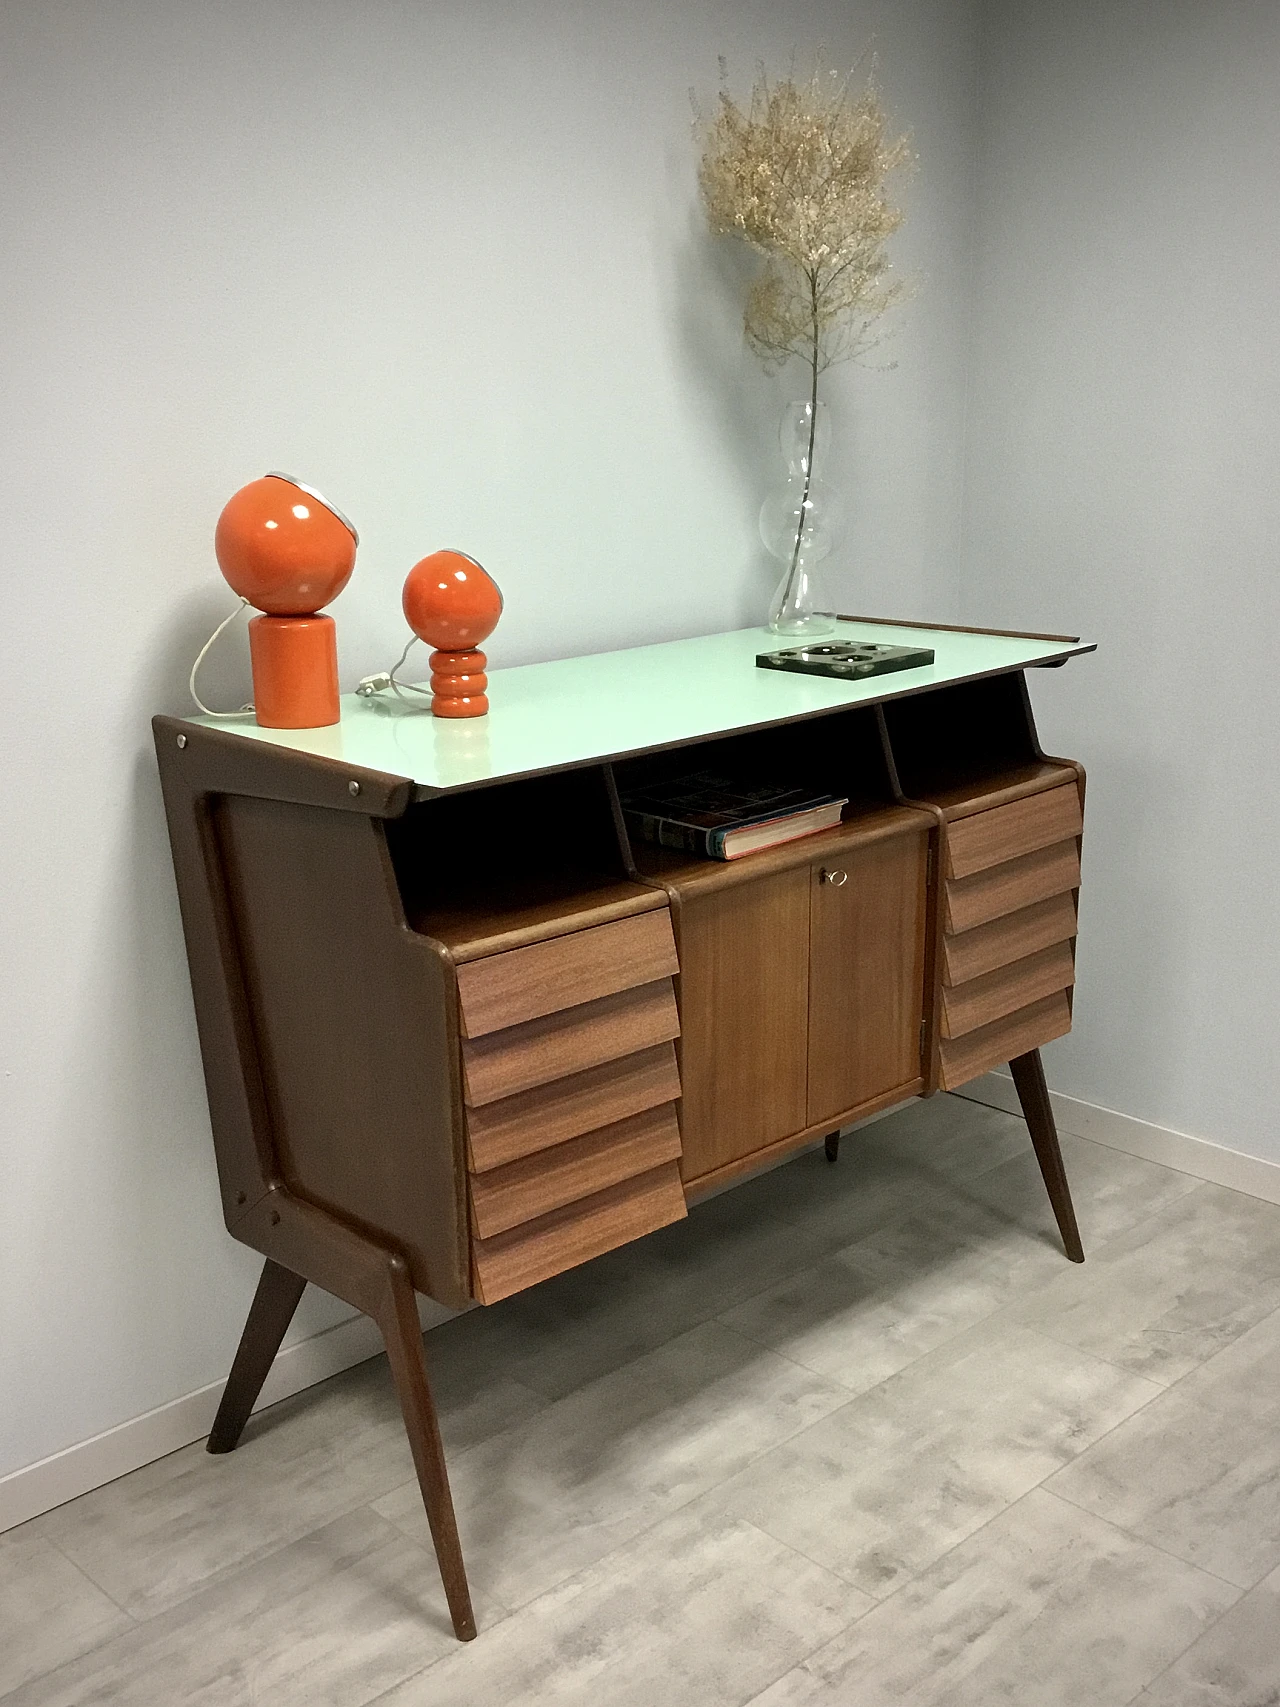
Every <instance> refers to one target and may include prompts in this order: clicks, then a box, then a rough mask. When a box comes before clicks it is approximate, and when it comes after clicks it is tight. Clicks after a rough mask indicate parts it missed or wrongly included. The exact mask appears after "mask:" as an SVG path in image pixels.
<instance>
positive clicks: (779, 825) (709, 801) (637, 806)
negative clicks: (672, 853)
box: [622, 771, 848, 859]
mask: <svg viewBox="0 0 1280 1707" xmlns="http://www.w3.org/2000/svg"><path fill="white" fill-rule="evenodd" d="M847 804H848V802H847V800H845V799H841V798H839V797H837V796H836V795H834V794H814V793H813V792H812V791H811V790H809V789H805V788H782V787H779V786H778V784H777V783H772V782H747V781H745V780H744V779H742V778H740V777H731V776H724V775H721V774H720V773H719V772H716V771H694V772H693V773H692V774H691V775H688V776H680V777H673V778H670V779H669V780H667V781H664V782H659V783H651V784H650V785H649V786H648V787H646V788H642V789H635V790H631V791H629V792H628V793H626V794H624V795H623V797H622V810H623V814H624V816H625V818H626V821H627V827H628V829H629V830H630V832H631V834H632V835H634V836H639V837H640V838H641V840H643V841H646V842H654V843H656V844H657V845H658V846H659V847H664V848H675V849H677V850H678V851H680V852H682V853H691V854H699V855H701V856H702V857H703V858H704V859H740V858H741V857H742V855H743V854H749V853H756V852H758V851H759V850H760V849H761V848H772V847H776V846H777V845H778V843H779V842H790V841H794V840H795V839H796V838H797V837H798V836H812V835H814V834H815V833H816V832H817V831H819V830H829V829H831V828H832V827H833V826H834V825H836V824H838V823H839V822H840V813H841V809H842V808H843V807H844V806H846V805H847Z"/></svg>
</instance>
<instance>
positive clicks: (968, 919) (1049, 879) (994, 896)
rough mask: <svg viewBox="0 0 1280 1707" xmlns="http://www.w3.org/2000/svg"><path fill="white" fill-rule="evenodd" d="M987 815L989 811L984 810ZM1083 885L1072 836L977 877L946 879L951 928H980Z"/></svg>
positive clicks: (949, 929) (950, 930) (1077, 850)
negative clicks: (1067, 839) (1070, 838)
mask: <svg viewBox="0 0 1280 1707" xmlns="http://www.w3.org/2000/svg"><path fill="white" fill-rule="evenodd" d="M983 816H984V817H985V816H986V814H985V813H984V814H983ZM1079 887H1080V852H1079V849H1078V848H1077V847H1076V844H1075V842H1074V840H1073V841H1065V842H1055V843H1054V844H1053V846H1052V847H1047V848H1039V849H1037V850H1036V852H1035V853H1030V854H1024V855H1023V857H1022V858H1021V859H1011V860H1006V861H1005V862H1004V863H1003V864H1001V865H994V866H991V867H989V868H988V869H987V870H986V871H981V872H978V873H977V874H976V875H975V876H973V877H964V878H950V879H948V881H947V885H946V890H947V930H948V931H949V932H956V933H958V932H961V931H970V930H975V929H976V928H977V927H978V926H979V925H985V924H989V923H990V921H991V920H992V919H999V918H1003V917H1004V915H1005V914H1006V913H1016V912H1018V911H1020V909H1022V908H1023V907H1030V906H1032V905H1033V904H1034V903H1035V902H1036V901H1046V900H1048V899H1049V898H1050V897H1051V896H1053V895H1067V894H1070V892H1071V891H1072V890H1073V889H1078V888H1079Z"/></svg>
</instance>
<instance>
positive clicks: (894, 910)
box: [808, 835, 927, 1125]
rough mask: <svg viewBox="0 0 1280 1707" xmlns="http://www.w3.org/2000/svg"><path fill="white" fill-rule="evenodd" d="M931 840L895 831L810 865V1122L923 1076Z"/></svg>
mask: <svg viewBox="0 0 1280 1707" xmlns="http://www.w3.org/2000/svg"><path fill="white" fill-rule="evenodd" d="M926 849H927V839H926V837H925V836H924V835H905V836H894V837H891V838H889V839H888V840H886V841H881V842H874V843H872V844H871V845H870V846H869V847H863V848H858V849H856V850H851V851H850V852H849V853H848V854H847V855H846V854H840V853H836V854H834V855H832V856H831V857H829V858H828V859H827V860H826V861H825V862H823V863H817V862H815V863H814V864H813V865H812V866H810V868H809V873H808V876H809V900H810V909H809V1049H808V1063H809V1085H808V1124H810V1125H814V1124H816V1123H817V1122H818V1121H821V1120H826V1119H829V1118H831V1117H832V1116H835V1115H837V1114H843V1113H845V1112H846V1111H847V1110H849V1109H853V1108H857V1107H858V1106H859V1105H860V1104H862V1103H865V1102H868V1101H869V1100H870V1099H871V1098H873V1097H876V1096H879V1095H881V1094H882V1093H884V1092H885V1091H890V1090H893V1089H894V1088H895V1087H896V1086H898V1085H906V1084H908V1083H909V1082H910V1081H912V1080H915V1079H917V1078H918V1077H919V1074H920V1021H921V1017H922V1013H923V1001H924V935H925V881H926V872H925V859H926ZM841 874H843V880H842V875H841ZM833 879H834V881H833ZM904 1094H906V1093H904Z"/></svg>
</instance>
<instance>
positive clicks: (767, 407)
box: [0, 0, 975, 1474]
mask: <svg viewBox="0 0 1280 1707" xmlns="http://www.w3.org/2000/svg"><path fill="white" fill-rule="evenodd" d="M869 41H870V42H872V43H873V44H874V45H875V46H876V47H878V49H879V51H880V54H881V64H882V82H883V86H884V89H885V93H886V96H887V98H888V101H889V103H890V105H891V107H892V109H893V111H894V113H895V115H896V116H897V117H898V118H899V120H900V122H901V123H903V124H904V125H908V126H910V127H911V128H913V130H914V132H915V137H916V143H917V147H918V150H919V153H920V155H921V158H922V161H923V163H924V164H923V170H922V172H921V175H920V178H919V180H918V182H917V184H916V186H915V187H914V189H913V191H912V194H911V201H910V218H909V221H908V224H907V227H906V229H905V231H904V232H903V234H902V238H901V241H900V244H899V254H900V257H901V259H902V261H903V263H904V264H905V265H907V266H908V267H911V268H913V269H915V270H916V271H918V272H919V273H920V274H921V275H922V276H923V280H924V284H925V289H924V291H923V292H922V294H921V296H920V297H919V299H918V301H917V302H916V303H915V304H914V305H913V306H912V308H911V310H910V313H909V315H908V316H907V317H906V318H905V320H904V323H903V330H902V333H901V336H900V337H899V338H898V339H897V340H896V341H895V343H894V345H893V346H892V348H891V349H890V350H888V351H886V352H885V354H887V355H891V356H893V357H894V358H896V360H897V363H898V366H897V368H896V369H895V370H894V371H892V372H872V371H867V372H860V373H845V374H843V375H841V376H838V377H837V379H836V380H835V381H834V382H833V385H832V388H831V390H830V393H829V395H830V398H831V402H832V408H833V413H834V415H835V418H836V420H835V424H836V431H837V442H838V444H840V445H841V446H842V447H843V451H842V454H843V457H844V461H845V473H844V489H845V494H846V497H847V499H848V502H849V508H850V511H851V515H852V518H853V523H852V527H851V531H850V537H849V543H848V547H847V549H846V551H845V553H844V555H843V557H842V559H841V560H840V562H839V563H838V564H837V565H836V569H837V574H836V577H835V580H836V590H837V592H838V595H839V597H840V599H841V602H842V603H845V602H847V603H851V604H854V605H860V606H865V607H868V608H871V609H880V610H885V611H889V612H890V613H893V612H898V613H903V612H905V613H914V614H929V613H932V614H935V615H937V614H943V615H945V614H946V613H947V612H948V611H950V610H951V609H952V608H953V607H954V602H955V575H954V570H955V563H956V559H957V554H958V549H959V514H960V463H961V457H960V446H961V440H962V415H963V404H964V381H963V375H964V333H965V326H966V316H967V305H968V296H967V281H968V264H969V233H970V229H971V215H972V201H971V197H972V169H973V149H974V122H973V121H974V114H973V93H974V78H975V58H974V53H975V29H974V14H973V9H972V7H971V6H970V5H969V4H968V3H967V0H914V3H912V4H892V3H890V0H880V3H876V0H855V3H853V4H849V3H847V0H768V3H766V0H746V3H739V0H734V3H733V4H730V3H728V0H720V3H713V4H707V5H699V6H688V5H684V4H681V3H680V0H626V3H623V0H608V3H606V4H602V5H586V4H582V3H577V4H571V3H569V0H540V3H539V4H537V5H531V4H526V3H524V0H502V3H499V0H469V3H467V4H463V3H462V0H450V3H445V0H416V3H410V0H362V3H360V4H348V3H338V0H314V3H305V4H304V3H302V0H297V3H294V4H290V3H288V0H254V3H252V4H250V3H247V0H246V3H243V4H233V3H230V0H213V3H211V4H205V5H196V4H186V5H182V4H178V5H175V4H172V3H170V0H148V3H140V0H133V3H128V0H121V3H117V4H113V5H111V6H102V5H96V4H92V3H90V0H81V3H78V4H68V3H67V0H41V3H40V4H38V5H36V4H32V5H25V6H24V5H10V6H6V7H4V8H3V9H0V194H2V195H3V214H4V221H5V227H4V228H5V233H6V243H5V247H4V252H3V254H2V255H0V362H2V363H3V369H2V371H3V395H4V398H5V409H4V413H3V429H0V430H3V433H4V438H5V442H4V446H3V454H2V455H0V517H2V518H3V535H2V537H3V541H4V556H3V570H2V572H3V576H4V590H5V602H4V618H3V621H2V622H0V695H3V703H4V714H5V715H4V730H5V742H6V754H5V759H6V762H5V767H4V777H5V786H4V789H3V791H0V847H2V849H3V853H2V858H3V867H2V868H0V882H2V884H3V888H2V890H0V893H3V896H4V905H3V909H2V911H0V933H2V937H3V942H2V948H0V952H2V954H3V968H4V978H3V982H2V983H0V1123H2V1129H3V1146H4V1149H3V1156H4V1163H3V1166H4V1175H3V1182H2V1185H0V1364H2V1365H3V1371H4V1374H3V1379H2V1380H0V1474H3V1473H4V1472H5V1471H8V1470H11V1469H14V1468H15V1467H18V1466H22V1465H25V1464H27V1463H30V1462H32V1461H34V1460H36V1459H38V1458H40V1457H42V1456H44V1455H46V1454H50V1453H53V1452H55V1451H57V1450H59V1449H60V1448H62V1447H65V1446H67V1445H69V1444H71V1443H74V1442H77V1441H81V1440H84V1439H85V1438H86V1437H88V1436H91V1435H93V1434H94V1433H96V1432H98V1431H100V1430H104V1429H107V1428H109V1427H111V1426H113V1425H115V1424H117V1423H119V1422H122V1421H124V1420H126V1419H128V1418H131V1417H134V1416H136V1415H138V1414H139V1413H141V1412H144V1411H146V1410H147V1409H148V1408H150V1407H152V1406H156V1405H160V1404H162V1403H164V1402H165V1401H167V1400H169V1399H172V1398H174V1397H176V1396H178V1395H181V1394H184V1393H187V1392H189V1391H192V1390H194V1389H196V1388H198V1387H200V1386H202V1385H204V1384H205V1383H207V1382H210V1381H214V1380H216V1379H218V1378H219V1377H220V1376H221V1375H222V1374H223V1373H224V1372H225V1369H226V1366H227V1362H228V1360H229V1357H230V1354H231V1351H232V1348H233V1345H234V1341H235V1337H236V1334H237V1332H238V1328H239V1323H240V1321H241V1319H242V1316H243V1312H244V1310H245V1308H246V1307H247V1303H248V1298H249V1294H250V1291H251V1287H252V1282H253V1277H254V1270H255V1267H256V1264H255V1262H254V1260H253V1259H252V1258H251V1257H250V1255H249V1253H248V1252H247V1251H244V1250H243V1249H241V1248H240V1247H238V1246H235V1245H233V1244H232V1243H231V1242H230V1241H229V1240H228V1239H227V1238H226V1236H225V1234H224V1232H223V1230H222V1227H221V1223H220V1219H219V1214H218V1207H217V1197H216V1192H215V1185H214V1179H213V1170H212V1159H211V1154H210V1146H209V1141H208V1126H207V1116H206V1113H205V1108H204V1100H203V1091H202V1087H201V1081H200V1073H199V1065H198V1061H197V1055H196V1047H195V1038H194V1031H193V1026H192V1018H191V1011H190V1001H189V996H188V993H187V984H186V972H185V967H184V963H183V957H182V949H181V943H180V938H179V933H178V923H177V913H176V905H175V901H174V896H173V889H172V878H171V875H170V872H169V869H168V852H167V848H166V845H165V841H164V832H163V825H162V820H161V815H160V806H159V798H158V791H157V787H156V782H155V775H154V758H153V756H152V754H151V752H150V750H149V746H148V730H147V718H148V717H149V715H150V714H151V713H152V712H153V711H156V710H167V711H178V710H182V709H185V707H186V698H185V691H184V683H185V678H186V673H187V669H188V667H189V665H190V661H191V659H192V657H193V655H194V653H195V651H196V649H197V647H198V646H199V645H200V643H201V641H202V640H203V639H204V638H205V636H206V635H207V634H208V633H209V631H210V629H211V628H212V626H213V625H214V623H215V622H216V621H217V620H218V619H219V617H220V616H221V615H222V614H223V613H224V612H225V611H226V610H227V609H228V608H229V599H228V595H227V592H226V589H225V587H223V585H222V583H221V581H220V580H219V577H218V574H217V570H216V566H215V564H214V561H213V554H212V549H211V545H212V528H213V522H214V519H215V517H216V516H217V513H218V510H219V508H220V507H221V505H222V503H223V502H224V501H225V499H226V497H227V496H228V495H229V494H230V493H231V492H232V491H233V490H234V489H235V488H236V487H237V486H239V485H240V484H242V483H243V482H244V481H245V480H247V479H249V478H252V477H254V476H256V475H258V474H260V473H262V472H263V471H264V470H266V469H268V468H280V467H283V468H286V469H290V470H293V471H295V472H297V473H299V474H301V475H302V476H303V477H304V478H307V479H310V480H311V481H313V482H315V483H316V484H318V485H319V486H320V488H321V489H322V490H324V491H326V492H328V493H329V494H330V495H331V496H332V497H333V498H334V500H335V501H336V502H337V503H339V504H340V505H342V506H343V507H344V508H345V509H346V510H347V511H348V513H349V514H350V515H351V516H352V517H353V518H354V519H355V520H356V522H357V524H358V526H359V527H360V529H361V533H362V537H363V539H364V542H365V543H364V544H363V545H362V548H361V552H360V560H359V565H358V568H357V571H356V575H355V578H354V580H353V582H352V583H351V586H350V588H349V589H348V591H347V592H345V593H344V594H343V595H342V598H341V599H340V600H339V602H338V604H337V605H336V606H335V614H336V616H337V617H338V621H339V635H340V639H339V646H340V654H341V665H342V677H343V682H344V686H346V687H351V686H352V685H354V682H355V680H356V679H357V678H358V677H359V676H360V675H361V674H364V673H365V672H367V671H369V670H371V669H375V668H380V667H384V666H385V665H386V664H387V663H388V662H389V661H390V660H391V659H393V658H394V656H395V654H396V651H398V649H399V644H400V636H401V633H402V625H401V619H400V617H399V612H398V606H399V587H400V583H401V581H402V579H403V576H404V574H405V572H406V571H407V569H408V568H409V566H410V565H411V564H412V563H413V562H414V561H415V560H416V559H417V558H418V557H420V556H421V555H423V553H424V552H426V551H428V550H430V549H433V548H435V547H437V546H439V545H441V544H457V545H461V546H464V547H466V548H467V549H469V550H471V551H473V552H474V553H476V555H478V556H479V557H480V558H481V559H482V560H483V561H484V562H485V563H487V564H488V565H489V566H490V567H491V568H492V569H493V571H494V573H495V574H496V575H497V577H498V579H499V581H500V582H501V584H502V586H503V589H504V591H505V593H506V595H507V613H506V616H505V618H504V621H503V624H502V627H501V628H500V629H499V631H498V633H497V635H496V636H495V637H494V641H493V643H492V644H491V646H490V655H491V657H492V659H493V661H494V663H495V664H502V663H511V662H519V661H523V660H526V659H530V658H536V657H541V656H549V655H554V654H562V653H569V652H578V651H586V650H589V649H591V648H595V647H605V646H617V645H624V644H636V643H640V642H643V641H646V640H654V639H660V638H663V637H666V636H674V635H681V634H689V633H695V632H698V631H705V630H712V629H717V628H723V627H728V626H732V625H738V624H745V623H747V622H750V621H753V620H756V619H757V618H758V617H759V616H760V614H761V613H762V612H763V610H764V609H765V608H766V607H767V602H768V598H769V593H770V591H771V588H772V581H773V578H774V574H773V570H772V568H771V566H770V565H769V564H768V563H767V561H766V560H765V559H764V555H763V552H762V550H761V548H760V547H759V544H758V541H757V539H756V535H755V513H756V511H757V509H758V507H759V504H760V500H761V497H762V495H763V490H764V486H765V483H766V482H767V481H769V480H772V479H773V478H774V457H775V454H776V453H775V444H774V435H775V430H776V420H777V414H778V411H779V408H780V405H781V404H782V403H783V402H784V401H786V400H787V398H788V397H789V396H790V395H791V394H792V391H793V384H792V382H791V381H789V380H785V379H784V380H771V379H767V378H766V377H765V376H764V375H763V374H762V373H761V372H760V371H759V370H758V369H757V368H756V366H755V365H754V363H753V361H752V359H751V358H750V357H749V356H748V355H747V353H746V352H745V351H744V349H743V347H742V341H741V336H740V329H739V322H740V312H741V290H740V283H741V280H740V269H739V268H738V267H736V266H735V264H734V263H733V262H732V260H731V259H730V258H729V257H728V256H726V255H724V254H721V253H718V252H716V251H715V250H714V249H713V247H712V245H711V244H710V243H709V241H708V240H707V238H706V237H705V235H704V233H703V230H702V225H701V220H700V216H699V214H698V211H697V209H696V206H695V199H694V148H693V144H692V140H691V137H690V108H689V97H688V91H689V89H690V87H691V86H693V87H696V88H697V89H698V90H699V91H701V92H702V95H703V97H704V99H705V100H706V101H708V102H709V101H710V100H712V99H713V98H714V94H715V90H716V85H717V68H716V58H717V55H718V54H720V53H724V54H726V55H727V56H728V58H729V61H730V64H731V67H732V68H733V70H734V72H735V73H736V74H737V77H738V80H739V87H741V86H742V85H743V83H744V82H746V81H749V79H750V76H751V74H752V71H753V68H754V64H755V61H756V60H757V58H759V57H763V58H765V59H766V60H767V61H769V62H770V63H771V64H773V65H779V64H785V62H786V59H787V56H788V55H789V54H790V52H791V50H792V48H793V46H795V47H798V48H799V50H800V52H801V54H802V55H804V54H806V53H808V52H809V51H811V50H812V49H813V48H815V47H817V46H818V45H820V44H823V43H825V45H826V46H827V48H828V49H829V50H830V52H831V54H832V55H833V57H834V58H836V59H837V60H839V59H844V60H845V61H846V62H847V61H848V60H850V59H851V58H852V57H854V56H855V55H856V54H857V53H858V52H859V51H860V50H861V49H862V48H863V47H864V46H865V45H866V44H867V43H868V42H869ZM243 656H244V641H243V636H242V634H238V635H237V636H236V638H235V639H234V640H233V641H231V642H229V643H228V644H227V646H226V648H225V651H224V652H223V654H222V655H221V656H220V657H219V658H218V659H217V660H215V661H214V663H213V665H212V667H211V668H210V670H209V675H208V680H207V684H206V685H207V688H208V692H209V695H210V697H211V698H212V699H214V701H215V703H217V702H219V700H220V702H221V703H223V704H237V703H239V701H240V699H241V698H243V696H244V693H245V691H246V687H247V681H246V671H245V668H244V665H243V661H242V660H243ZM337 1313H338V1312H337V1311H336V1310H335V1308H334V1307H332V1306H330V1305H327V1304H326V1303H325V1302H324V1301H323V1300H319V1299H311V1300H310V1301H309V1302H308V1304H307V1306H306V1308H305V1313H304V1315H303V1316H302V1317H301V1318H300V1321H299V1324H298V1326H297V1330H296V1331H297V1332H298V1333H299V1334H305V1333H313V1332H315V1331H316V1330H317V1329H318V1328H319V1327H321V1326H323V1325H324V1324H325V1323H327V1322H331V1321H333V1320H334V1319H335V1316H336V1314H337Z"/></svg>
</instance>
